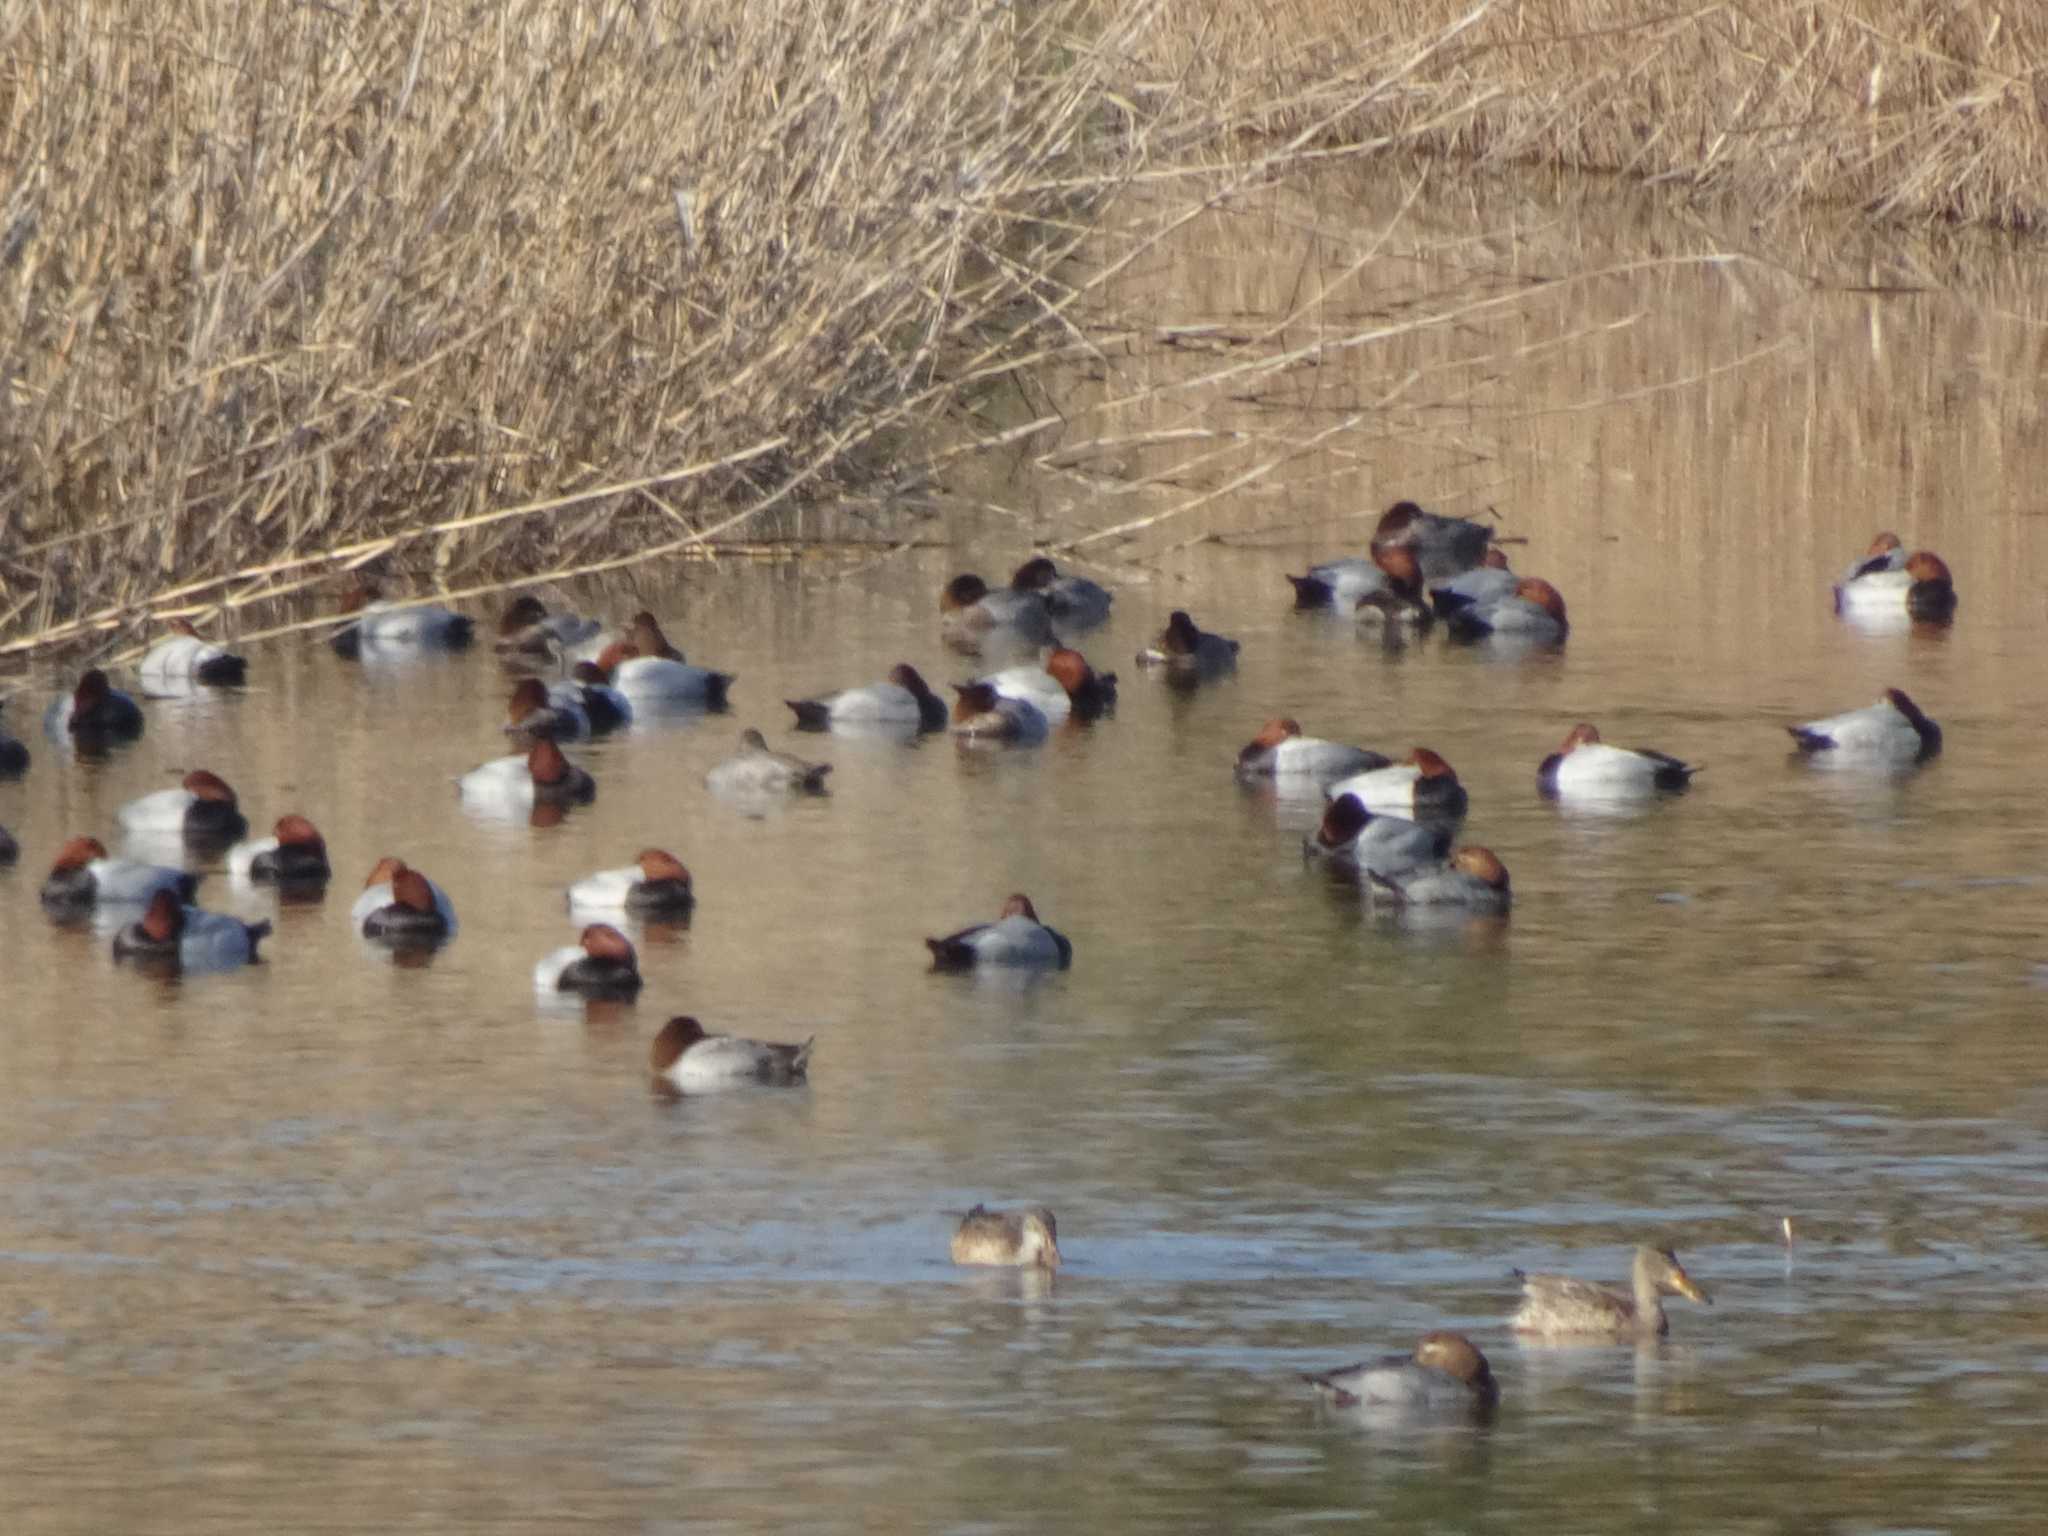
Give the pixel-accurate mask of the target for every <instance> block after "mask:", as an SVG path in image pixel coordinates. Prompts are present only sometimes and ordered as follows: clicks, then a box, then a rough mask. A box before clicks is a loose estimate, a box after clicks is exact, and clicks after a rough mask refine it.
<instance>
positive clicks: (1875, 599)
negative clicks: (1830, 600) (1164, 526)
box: [1835, 533, 1956, 624]
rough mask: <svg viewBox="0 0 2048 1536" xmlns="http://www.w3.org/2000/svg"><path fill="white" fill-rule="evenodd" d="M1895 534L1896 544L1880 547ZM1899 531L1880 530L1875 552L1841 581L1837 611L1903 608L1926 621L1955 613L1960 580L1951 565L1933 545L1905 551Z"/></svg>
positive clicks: (1879, 612)
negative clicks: (1879, 550)
mask: <svg viewBox="0 0 2048 1536" xmlns="http://www.w3.org/2000/svg"><path fill="white" fill-rule="evenodd" d="M1887 539H1889V540H1890V541H1891V544H1892V548H1891V549H1890V550H1888V551H1885V552H1884V553H1882V554H1880V553H1877V550H1878V546H1879V545H1881V544H1883V543H1884V541H1885V540H1887ZM1898 542H1899V541H1898V537H1897V535H1895V534H1889V533H1885V534H1879V535H1878V541H1877V544H1873V545H1872V546H1871V549H1872V551H1873V553H1872V555H1871V557H1870V558H1869V559H1867V560H1865V561H1864V562H1863V564H1862V565H1860V566H1858V567H1857V568H1856V569H1855V571H1854V572H1853V573H1852V574H1851V575H1849V576H1847V577H1845V578H1844V579H1843V580H1842V581H1841V582H1839V583H1838V584H1837V585H1836V587H1835V612H1837V613H1839V614H1844V615H1847V616H1850V617H1864V616H1871V617H1878V616H1886V615H1891V614H1900V613H1903V614H1905V615H1906V616H1907V617H1909V618H1912V619H1917V620H1919V621H1920V622H1922V623H1929V624H1941V623H1946V622H1947V621H1948V620H1949V619H1951V618H1954V617H1955V611H1956V584H1955V578H1954V577H1953V576H1951V575H1950V574H1949V569H1948V565H1947V563H1946V562H1944V561H1943V560H1942V558H1941V556H1939V555H1937V554H1936V553H1934V551H1933V550H1931V549H1916V550H1914V551H1913V552H1912V553H1911V554H1910V555H1906V554H1902V552H1901V551H1900V549H1899V547H1898Z"/></svg>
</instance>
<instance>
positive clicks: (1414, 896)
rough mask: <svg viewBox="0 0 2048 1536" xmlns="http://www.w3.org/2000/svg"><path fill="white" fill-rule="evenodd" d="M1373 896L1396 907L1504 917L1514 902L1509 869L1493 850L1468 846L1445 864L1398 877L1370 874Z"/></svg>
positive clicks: (1430, 866)
mask: <svg viewBox="0 0 2048 1536" xmlns="http://www.w3.org/2000/svg"><path fill="white" fill-rule="evenodd" d="M1367 874H1368V875H1369V876H1370V878H1371V880H1372V884H1373V894H1374V895H1375V896H1376V897H1378V898H1380V899H1382V900H1385V901H1388V902H1391V903H1392V904H1393V905H1394V906H1396V907H1464V908H1467V909H1468V910H1470V911H1473V912H1484V913H1501V912H1505V911H1507V909H1508V907H1509V906H1510V905H1511V904H1512V903H1513V901H1514V895H1513V892H1512V891H1511V889H1510V887H1509V885H1508V871H1507V866H1506V865H1504V864H1502V863H1501V861H1500V860H1499V859H1498V858H1496V857H1495V856H1494V853H1493V850H1492V849H1490V848H1481V847H1479V846H1478V845H1477V844H1476V843H1467V844H1466V845H1465V846H1464V847H1462V848H1460V849H1459V850H1458V851H1457V852H1456V853H1454V854H1452V855H1451V856H1450V858H1449V859H1448V860H1446V861H1445V862H1444V863H1442V864H1424V865H1420V866H1418V867H1417V868H1414V869H1410V870H1405V871H1402V872H1400V873H1397V874H1380V873H1378V872H1376V871H1372V870H1368V871H1367Z"/></svg>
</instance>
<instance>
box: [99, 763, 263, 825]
mask: <svg viewBox="0 0 2048 1536" xmlns="http://www.w3.org/2000/svg"><path fill="white" fill-rule="evenodd" d="M114 819H115V820H116V821H118V822H120V824H121V828H122V830H123V831H125V832H132V833H136V834H139V835H141V836H144V837H152V836H153V837H179V838H183V839H185V840H186V841H187V842H195V843H226V842H229V841H231V840H232V839H234V838H237V837H240V836H241V835H242V834H243V833H245V832H247V831H248V830H249V819H248V817H246V816H244V815H243V814H242V810H241V806H240V804H239V803H238V802H237V801H236V799H235V792H234V790H233V789H231V788H229V786H228V783H227V781H226V780H225V779H223V778H221V777H220V776H219V775H218V774H214V773H209V772H208V771H207V770H206V769H204V768H195V769H194V770H193V771H192V772H190V773H188V774H186V775H185V777H184V778H183V779H181V780H180V781H179V783H178V787H177V788H176V789H159V790H154V791H152V792H151V793H149V794H146V795H140V796H137V797H136V798H135V799H133V800H130V801H129V802H128V803H127V804H126V805H124V806H122V807H121V808H120V809H119V810H118V811H116V812H115V813H114Z"/></svg>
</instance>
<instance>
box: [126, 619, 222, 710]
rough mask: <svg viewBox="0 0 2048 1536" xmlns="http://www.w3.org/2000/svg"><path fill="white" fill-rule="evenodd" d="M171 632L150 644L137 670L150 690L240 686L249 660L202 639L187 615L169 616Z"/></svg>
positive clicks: (145, 689)
mask: <svg viewBox="0 0 2048 1536" xmlns="http://www.w3.org/2000/svg"><path fill="white" fill-rule="evenodd" d="M165 628H167V629H169V630H170V633H169V634H168V635H166V636H165V637H164V638H163V639H161V640H159V641H157V643H156V644H155V645H153V646H151V647H150V648H149V650H148V652H147V653H146V654H145V655H144V656H143V658H142V665H141V667H140V668H138V669H137V670H138V671H139V673H140V675H141V677H142V686H143V689H144V691H145V692H149V693H184V692H186V691H188V690H189V689H190V688H191V687H192V686H193V685H194V684H200V685H203V686H205V687H208V688H239V687H241V686H242V683H243V681H244V680H245V679H246V678H247V677H248V675H249V663H248V662H247V661H245V660H244V659H243V658H241V657H240V656H237V655H236V654H235V653H234V652H233V651H229V650H224V649H223V648H222V647H220V646H218V645H214V644H212V643H211V642H209V641H206V640H202V639H201V638H200V636H199V631H198V630H196V629H194V628H193V627H192V621H191V620H190V619H171V620H168V621H167V622H166V624H165Z"/></svg>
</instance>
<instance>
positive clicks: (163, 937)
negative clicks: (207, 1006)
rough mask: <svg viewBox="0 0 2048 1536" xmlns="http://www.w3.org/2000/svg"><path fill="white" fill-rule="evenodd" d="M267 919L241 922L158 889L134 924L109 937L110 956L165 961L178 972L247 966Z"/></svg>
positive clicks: (268, 927)
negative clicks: (111, 945)
mask: <svg viewBox="0 0 2048 1536" xmlns="http://www.w3.org/2000/svg"><path fill="white" fill-rule="evenodd" d="M269 932H270V924H269V923H267V922H266V923H245V922H243V921H242V920H241V919H240V918H239V917H230V916H229V915H228V914H227V913H225V912H202V911H200V910H199V909H198V908H197V907H188V906H186V905H185V904H184V903H183V902H182V901H180V900H179V899H178V897H177V895H176V894H175V893H173V892H171V891H158V892H157V893H156V894H155V895H154V896H152V897H151V898H150V899H149V907H148V909H147V910H146V911H144V913H143V914H142V916H141V917H140V918H139V919H138V920H136V921H135V922H132V923H130V924H129V925H128V926H127V927H125V928H123V929H122V930H121V931H120V932H119V933H117V934H115V935H114V958H115V959H116V960H140V961H158V962H169V963H170V964H172V965H175V966H177V967H178V968H179V969H181V970H195V971H197V970H215V969H220V968H222V967H226V966H235V965H247V964H250V963H252V962H253V961H254V960H255V959H256V943H257V941H258V940H259V939H261V938H263V937H264V935H266V934H268V933H269Z"/></svg>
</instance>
